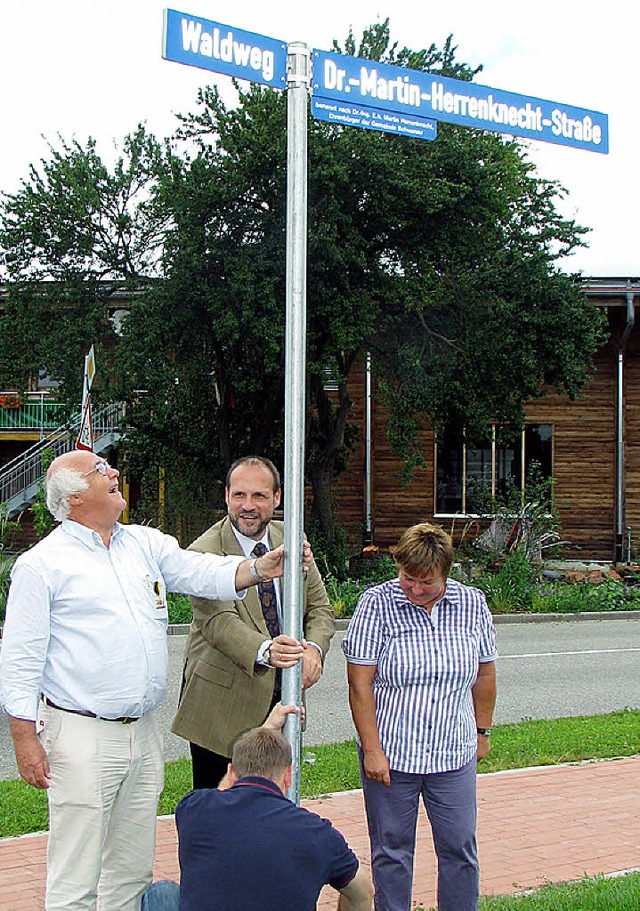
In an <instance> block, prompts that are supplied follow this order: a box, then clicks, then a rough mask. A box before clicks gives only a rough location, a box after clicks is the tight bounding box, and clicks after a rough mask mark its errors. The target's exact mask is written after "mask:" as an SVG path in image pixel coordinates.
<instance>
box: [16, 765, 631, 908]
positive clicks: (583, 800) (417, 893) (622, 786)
mask: <svg viewBox="0 0 640 911" xmlns="http://www.w3.org/2000/svg"><path fill="white" fill-rule="evenodd" d="M304 806H306V807H307V808H308V809H310V810H313V811H314V812H316V813H318V814H320V815H321V816H325V817H327V818H329V819H330V820H331V821H332V822H333V824H334V825H335V826H336V827H337V828H338V829H339V830H340V831H341V832H342V833H343V834H344V835H345V837H346V839H347V841H348V842H349V844H350V845H351V847H352V848H353V850H354V851H355V852H356V854H358V856H359V857H361V858H362V859H363V860H364V861H365V862H368V859H369V846H368V839H367V827H366V822H365V818H364V810H363V805H362V792H361V791H351V792H347V793H345V794H336V795H334V796H332V797H327V798H324V799H322V798H321V799H318V800H309V801H304ZM478 842H479V849H480V864H481V874H482V876H481V891H482V894H483V895H491V894H501V893H508V892H517V891H520V890H522V889H530V888H535V887H538V886H541V885H544V884H545V883H547V882H561V881H566V880H571V879H580V878H581V877H583V876H584V875H585V874H589V875H595V874H598V873H614V872H617V871H621V870H628V869H631V868H638V867H640V758H638V757H636V758H633V759H619V760H612V761H609V762H596V763H585V764H584V765H577V766H575V765H572V766H550V767H548V768H538V769H528V770H523V771H516V772H497V773H494V774H491V775H480V776H479V778H478ZM45 850H46V835H27V836H24V837H22V838H7V839H0V911H38V909H40V908H42V906H43V895H44V877H45ZM154 873H155V878H156V879H177V878H178V861H177V855H176V835H175V826H174V821H173V817H165V818H163V819H160V820H159V821H158V837H157V854H156V864H155V869H154ZM435 880H436V874H435V857H434V853H433V848H432V846H431V836H430V832H429V827H428V824H427V822H426V820H425V817H424V812H422V813H421V818H420V823H419V826H418V841H417V848H416V865H415V878H414V889H413V897H414V900H415V902H416V903H417V904H422V905H423V906H424V907H425V909H428V908H430V907H432V906H434V905H435ZM335 896H336V893H335V892H333V890H332V889H330V888H328V887H327V888H326V889H325V890H324V891H323V893H322V895H321V898H320V901H319V903H318V909H319V911H329V909H334V908H335V904H336V898H335Z"/></svg>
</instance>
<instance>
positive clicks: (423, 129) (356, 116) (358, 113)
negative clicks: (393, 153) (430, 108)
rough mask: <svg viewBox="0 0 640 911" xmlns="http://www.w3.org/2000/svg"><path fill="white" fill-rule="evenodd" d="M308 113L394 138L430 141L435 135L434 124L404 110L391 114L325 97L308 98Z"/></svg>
mask: <svg viewBox="0 0 640 911" xmlns="http://www.w3.org/2000/svg"><path fill="white" fill-rule="evenodd" d="M311 111H312V113H313V116H314V117H315V118H316V120H326V121H327V122H328V123H341V124H343V125H345V126H349V127H362V128H363V129H365V130H377V131H378V132H382V133H395V134H396V136H413V138H414V139H427V140H433V139H435V138H436V136H437V135H438V124H437V123H436V121H435V120H427V119H426V118H425V117H419V116H418V115H417V114H408V113H405V112H404V111H401V112H398V113H394V112H393V111H383V110H381V109H380V108H370V107H367V106H366V105H363V104H346V103H345V102H344V101H330V100H329V99H327V98H320V97H317V96H315V95H312V96H311Z"/></svg>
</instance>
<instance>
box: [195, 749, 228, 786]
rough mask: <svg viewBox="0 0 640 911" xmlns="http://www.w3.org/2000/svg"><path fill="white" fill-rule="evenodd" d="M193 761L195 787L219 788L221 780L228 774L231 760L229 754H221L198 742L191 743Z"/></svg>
mask: <svg viewBox="0 0 640 911" xmlns="http://www.w3.org/2000/svg"><path fill="white" fill-rule="evenodd" d="M189 749H190V750H191V761H192V764H193V787H194V789H198V788H217V787H218V785H219V784H220V781H221V780H222V779H223V778H224V776H225V775H226V774H227V768H228V766H229V763H230V762H231V760H230V759H229V758H228V757H227V756H220V754H219V753H213V752H211V750H205V748H204V747H201V746H198V744H197V743H189Z"/></svg>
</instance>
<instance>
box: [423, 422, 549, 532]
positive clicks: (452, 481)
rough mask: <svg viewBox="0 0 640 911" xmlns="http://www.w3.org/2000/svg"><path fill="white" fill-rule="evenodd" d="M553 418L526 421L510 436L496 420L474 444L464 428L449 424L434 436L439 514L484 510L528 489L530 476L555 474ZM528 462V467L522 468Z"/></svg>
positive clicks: (539, 477)
mask: <svg viewBox="0 0 640 911" xmlns="http://www.w3.org/2000/svg"><path fill="white" fill-rule="evenodd" d="M552 441H553V427H552V425H551V424H527V425H526V426H525V428H524V430H523V431H522V433H520V434H519V435H518V436H516V438H515V439H512V440H510V441H509V442H506V441H502V440H500V438H499V431H498V430H497V428H496V427H495V426H493V427H492V428H491V431H490V433H489V434H488V436H487V439H486V440H481V441H480V442H479V443H478V444H476V446H475V447H474V448H471V447H470V446H467V445H466V443H465V441H464V434H463V433H462V432H460V431H457V432H456V431H451V430H447V431H445V432H444V433H442V434H440V435H439V437H438V440H437V442H436V452H435V471H436V494H435V501H436V502H435V514H436V515H459V514H463V515H481V514H486V513H487V511H488V510H489V509H490V505H491V504H494V503H495V502H496V501H498V502H506V501H507V500H508V499H509V497H510V495H512V494H513V492H514V491H515V492H518V491H520V492H521V495H522V497H524V494H525V488H526V485H527V484H530V483H532V481H534V480H535V481H546V480H550V478H551V475H552ZM523 468H524V470H523Z"/></svg>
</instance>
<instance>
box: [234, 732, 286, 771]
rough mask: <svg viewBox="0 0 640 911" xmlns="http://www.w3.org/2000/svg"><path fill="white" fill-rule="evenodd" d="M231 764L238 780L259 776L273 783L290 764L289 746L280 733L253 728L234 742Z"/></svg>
mask: <svg viewBox="0 0 640 911" xmlns="http://www.w3.org/2000/svg"><path fill="white" fill-rule="evenodd" d="M231 763H232V765H233V770H234V772H235V773H236V775H237V776H238V778H244V777H245V775H259V776H260V777H261V778H269V779H270V780H271V781H275V780H276V779H277V778H280V776H281V775H282V774H283V773H284V772H285V771H286V770H287V769H288V768H289V766H290V765H291V763H292V755H291V744H290V743H289V741H288V740H287V739H286V737H285V736H284V734H281V733H280V731H272V730H270V729H269V728H254V729H253V730H251V731H247V733H246V734H243V735H242V737H240V738H239V739H238V740H236V742H235V745H234V747H233V754H232V756H231Z"/></svg>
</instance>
